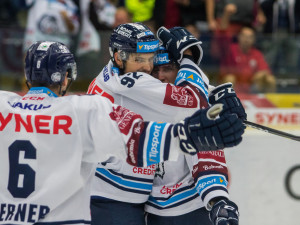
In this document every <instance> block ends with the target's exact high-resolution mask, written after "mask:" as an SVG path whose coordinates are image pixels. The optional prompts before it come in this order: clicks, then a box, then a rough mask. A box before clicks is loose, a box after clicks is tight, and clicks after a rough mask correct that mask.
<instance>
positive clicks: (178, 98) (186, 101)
mask: <svg viewBox="0 0 300 225" xmlns="http://www.w3.org/2000/svg"><path fill="white" fill-rule="evenodd" d="M163 103H164V104H166V105H172V106H177V107H178V106H179V107H186V108H196V107H197V101H196V97H195V95H194V94H193V93H192V92H188V90H187V89H186V88H184V87H178V86H172V85H170V84H168V85H167V87H166V95H165V98H164V102H163Z"/></svg>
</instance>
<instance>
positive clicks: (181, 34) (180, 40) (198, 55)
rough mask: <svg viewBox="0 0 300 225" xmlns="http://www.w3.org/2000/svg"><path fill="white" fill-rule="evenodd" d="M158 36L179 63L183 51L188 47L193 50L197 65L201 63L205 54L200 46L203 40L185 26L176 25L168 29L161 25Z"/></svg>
mask: <svg viewBox="0 0 300 225" xmlns="http://www.w3.org/2000/svg"><path fill="white" fill-rule="evenodd" d="M157 37H158V39H159V40H160V41H161V42H162V44H163V46H164V47H165V48H166V49H167V50H168V51H169V52H170V53H171V54H172V56H173V57H174V59H175V60H176V61H177V62H178V63H179V64H180V62H181V60H182V58H183V52H184V51H185V50H186V49H188V48H190V49H191V51H192V55H193V58H194V62H195V63H196V64H197V65H199V64H200V61H201V59H202V55H203V52H202V48H201V46H200V44H201V43H202V42H201V41H199V40H198V39H197V38H195V37H194V36H193V35H192V34H191V33H190V32H189V31H187V30H186V29H185V28H183V27H174V28H171V29H170V30H168V29H167V28H165V27H160V28H159V29H158V31H157Z"/></svg>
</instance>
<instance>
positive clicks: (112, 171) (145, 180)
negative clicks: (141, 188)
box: [108, 169, 153, 184]
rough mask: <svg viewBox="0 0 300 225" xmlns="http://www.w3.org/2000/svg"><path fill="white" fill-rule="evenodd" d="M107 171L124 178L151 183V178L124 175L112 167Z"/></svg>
mask: <svg viewBox="0 0 300 225" xmlns="http://www.w3.org/2000/svg"><path fill="white" fill-rule="evenodd" d="M108 171H109V172H110V173H112V174H114V175H116V176H120V177H122V178H124V179H128V180H135V181H139V182H145V183H150V184H152V183H153V179H147V178H140V177H133V176H128V175H124V174H122V173H117V172H116V171H114V170H112V169H108Z"/></svg>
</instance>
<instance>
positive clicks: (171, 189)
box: [160, 183, 182, 195]
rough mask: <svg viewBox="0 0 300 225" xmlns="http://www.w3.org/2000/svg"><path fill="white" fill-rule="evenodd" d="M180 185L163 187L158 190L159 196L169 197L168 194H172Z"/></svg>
mask: <svg viewBox="0 0 300 225" xmlns="http://www.w3.org/2000/svg"><path fill="white" fill-rule="evenodd" d="M181 185H182V183H178V184H175V185H174V186H172V187H167V186H165V185H164V186H163V187H162V189H161V190H160V193H161V194H164V195H170V194H173V193H174V191H176V190H177V189H178V188H179V187H180V186H181Z"/></svg>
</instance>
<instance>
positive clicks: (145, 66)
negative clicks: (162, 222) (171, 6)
mask: <svg viewBox="0 0 300 225" xmlns="http://www.w3.org/2000/svg"><path fill="white" fill-rule="evenodd" d="M180 40H183V41H180ZM166 42H167V41H166ZM172 42H174V43H176V42H177V43H179V45H178V47H176V50H177V51H178V52H180V54H179V56H178V60H179V61H180V63H181V64H182V68H183V71H182V72H183V73H186V72H189V73H190V75H191V74H192V73H194V76H195V79H194V82H193V85H187V84H188V82H189V81H187V79H186V78H184V77H178V78H179V81H178V84H180V85H182V86H174V85H171V84H163V83H161V82H160V81H159V80H157V79H154V78H153V77H151V76H150V75H149V73H150V72H151V70H152V69H153V58H154V52H155V51H156V50H157V47H158V42H157V40H156V38H155V37H154V35H153V33H152V32H151V31H150V30H149V29H148V28H147V27H146V26H144V25H142V24H139V23H134V24H123V25H120V26H119V27H117V28H116V29H115V30H114V31H113V33H112V35H111V38H110V54H111V61H110V62H109V64H108V65H107V66H105V67H104V69H103V70H102V72H101V73H100V74H99V76H98V77H97V78H96V79H95V80H94V81H93V82H92V83H91V85H90V87H89V90H88V93H90V94H101V95H103V96H105V97H107V98H109V99H110V100H111V101H112V102H116V103H118V104H121V105H122V106H127V107H128V108H130V109H134V110H137V111H138V112H139V113H140V114H141V115H143V116H144V117H146V118H156V119H157V120H161V121H170V122H171V121H176V120H178V119H182V118H184V117H185V116H187V115H191V114H192V113H193V112H195V111H196V110H197V109H199V108H202V107H207V106H208V104H207V98H208V90H207V89H208V79H207V77H206V76H205V75H204V74H202V72H200V70H198V69H195V68H198V67H197V65H196V64H195V63H194V61H195V62H196V63H197V64H198V63H199V62H200V60H201V57H202V49H201V47H200V45H199V41H198V40H197V39H195V38H194V37H192V36H191V35H189V34H187V33H182V34H181V36H179V37H174V38H173V40H172V41H171V43H172ZM169 43H170V42H169ZM147 45H150V46H151V47H150V46H148V48H147V51H140V50H141V49H144V48H145V49H146V47H145V46H147ZM154 45H155V47H154ZM175 45H176V44H175ZM183 53H184V54H189V55H190V56H185V55H184V54H183ZM177 55H178V54H177ZM184 85H185V87H183V86H184ZM221 158H222V156H221ZM187 161H188V162H187ZM191 170H192V162H191V160H190V159H188V160H187V159H186V157H184V156H182V157H180V158H179V159H178V161H177V162H176V163H173V164H172V163H171V164H170V163H164V164H160V165H159V166H158V168H156V167H154V166H153V167H151V168H148V169H147V170H143V171H141V170H138V169H136V168H134V167H131V166H129V165H127V164H126V163H125V162H122V161H121V160H110V161H109V162H105V163H102V165H99V166H98V168H97V171H96V179H95V180H94V183H93V188H92V200H91V204H92V205H91V211H92V223H93V224H99V223H101V221H102V222H103V223H104V224H118V223H121V222H120V221H122V224H138V225H141V224H144V222H143V213H144V208H143V207H144V204H143V203H145V202H146V201H147V199H148V197H149V194H150V191H151V189H152V184H153V179H154V180H155V179H156V178H154V176H155V175H156V176H161V177H162V178H164V179H163V182H164V184H165V189H164V190H162V192H164V194H163V195H162V197H161V199H160V200H162V201H155V200H154V201H153V204H155V206H154V207H152V208H153V209H154V210H157V211H164V212H165V215H168V213H170V212H171V211H172V212H174V211H176V213H177V214H178V215H181V214H184V213H186V212H191V211H193V210H195V209H198V208H199V202H202V200H201V198H200V196H199V195H198V194H197V191H196V187H195V186H194V181H193V177H192V176H191V172H190V171H191ZM155 171H156V172H155ZM170 171H173V172H170ZM224 171H225V169H224ZM167 174H169V175H167ZM168 176H169V177H168ZM167 177H168V178H167ZM171 177H172V178H171ZM215 178H221V179H222V180H224V181H225V182H224V183H222V184H215V183H211V184H210V185H208V187H210V188H208V187H205V190H204V191H206V190H207V189H210V190H211V192H209V191H208V192H206V193H205V196H207V197H206V198H205V201H204V202H205V203H204V204H206V205H207V204H208V201H210V200H211V199H213V198H214V197H216V196H224V197H225V198H227V196H228V194H227V190H226V180H227V178H226V173H225V172H224V173H223V174H219V175H218V176H216V177H215ZM204 182H205V180H203V181H202V182H200V183H199V185H200V186H201V185H203V183H204ZM161 187H164V185H162V186H161ZM173 193H174V194H173ZM178 193H179V194H178ZM165 196H166V197H165ZM172 196H173V197H174V198H172V201H171V203H169V202H170V201H167V199H170V197H172ZM202 197H204V195H203V196H202ZM228 202H229V201H228ZM106 203H109V206H108V207H109V208H106V209H103V208H104V206H105V207H106V206H107V205H105V204H106ZM202 204H203V203H202ZM228 204H231V203H228ZM202 206H203V205H202ZM224 206H225V204H223V205H222V207H224ZM200 207H201V206H200ZM114 212H115V214H114ZM104 215H105V216H106V217H105V219H104V220H105V221H103V217H104ZM110 215H114V216H110ZM116 215H118V216H116ZM169 215H170V214H169ZM226 219H228V218H226ZM191 220H193V221H195V220H194V218H190V220H188V221H191ZM188 221H187V222H188Z"/></svg>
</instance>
